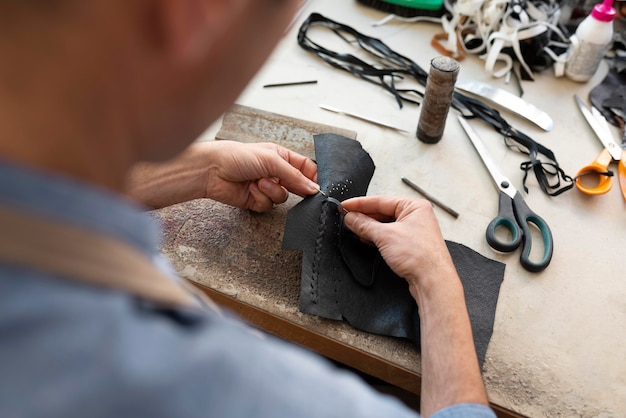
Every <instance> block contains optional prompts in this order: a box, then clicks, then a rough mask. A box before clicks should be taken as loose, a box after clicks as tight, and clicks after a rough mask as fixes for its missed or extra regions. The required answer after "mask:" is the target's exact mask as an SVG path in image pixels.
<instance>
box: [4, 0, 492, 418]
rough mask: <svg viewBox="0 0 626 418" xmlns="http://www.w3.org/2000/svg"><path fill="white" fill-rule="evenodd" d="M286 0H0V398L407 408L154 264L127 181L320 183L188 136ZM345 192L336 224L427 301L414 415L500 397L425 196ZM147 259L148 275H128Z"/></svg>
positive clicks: (477, 411)
mask: <svg viewBox="0 0 626 418" xmlns="http://www.w3.org/2000/svg"><path fill="white" fill-rule="evenodd" d="M297 4H298V3H297V2H295V1H289V0H88V1H85V0H48V1H45V0H33V1H21V0H0V57H2V59H1V64H0V115H1V116H0V117H1V118H2V123H0V222H2V231H3V234H2V235H0V370H2V373H1V374H0V416H3V417H74V416H76V417H78V416H80V417H85V416H87V417H109V416H123V417H126V416H129V417H131V416H132V417H160V416H164V417H165V416H168V417H169V416H171V417H209V416H211V417H256V416H259V417H328V416H337V417H349V416H354V417H368V416H371V417H392V416H393V417H410V416H414V413H413V412H412V411H410V410H408V409H407V408H405V407H404V406H403V405H402V404H400V403H399V402H397V401H395V400H393V399H391V398H387V397H381V396H380V395H377V394H375V393H374V392H373V391H371V390H370V389H369V388H368V387H366V386H365V385H364V384H362V383H361V382H360V381H359V380H358V379H356V378H355V377H353V376H351V375H349V374H346V373H344V372H340V371H337V370H334V369H333V368H332V367H330V366H329V365H327V364H326V363H325V362H324V361H323V360H321V359H319V358H317V357H315V356H313V355H311V354H309V353H307V352H304V351H302V350H300V349H298V348H295V347H293V346H291V345H289V344H286V343H284V342H280V341H277V340H274V339H272V338H270V337H267V338H263V339H260V338H258V337H257V336H256V334H255V333H252V332H249V330H248V329H247V328H246V327H245V326H244V325H242V324H241V323H240V322H238V321H237V320H235V319H232V318H228V317H226V316H224V315H222V314H221V313H219V312H217V311H214V310H212V309H210V308H205V307H201V306H199V305H198V304H197V302H195V301H194V302H191V299H188V295H187V294H186V293H184V292H180V289H179V287H177V286H172V282H171V281H169V280H167V279H165V281H164V282H163V281H158V280H157V279H159V278H161V273H160V272H159V271H158V270H157V269H155V268H154V263H156V262H157V261H156V260H158V253H157V251H156V242H157V239H158V234H157V231H156V229H155V226H154V225H153V224H152V223H151V221H150V220H149V219H148V218H147V217H144V215H143V214H142V213H141V210H140V209H139V208H138V207H136V206H134V205H133V204H132V203H130V202H129V201H128V200H127V199H126V198H124V197H123V196H122V195H123V194H129V195H131V196H132V197H133V198H134V199H138V200H140V201H142V202H143V203H144V204H146V205H149V206H152V207H159V206H163V205H168V204H172V203H176V202H180V201H185V200H188V199H192V198H199V197H208V198H213V199H216V200H220V201H222V202H225V203H229V204H232V205H236V206H238V207H241V208H247V209H251V210H255V211H266V210H270V209H271V207H272V205H273V204H274V203H280V202H283V201H285V200H286V198H287V193H288V192H287V190H289V191H291V192H294V193H297V194H299V195H301V196H306V195H309V194H313V193H316V191H317V185H316V184H315V182H314V181H315V179H316V168H315V165H314V164H313V163H312V162H311V161H310V160H308V159H306V158H304V157H302V156H300V155H298V154H295V153H293V152H290V151H288V150H286V149H283V148H281V147H278V146H275V145H267V144H254V145H246V144H239V143H233V142H215V143H213V142H209V143H198V144H194V145H192V146H190V147H188V145H189V144H190V143H191V142H192V141H193V140H194V139H195V138H196V137H197V136H198V135H199V134H200V133H201V132H202V130H203V129H204V128H205V127H206V126H207V125H208V124H209V123H210V122H211V121H212V120H214V119H215V118H217V117H218V116H219V115H220V114H221V113H222V112H223V111H224V110H225V109H226V108H227V106H229V105H230V104H231V102H232V101H233V100H234V99H235V98H236V96H237V94H238V93H239V92H240V90H241V89H242V88H243V87H244V85H245V84H246V82H247V81H248V80H249V79H250V77H251V76H252V75H253V74H254V72H255V71H256V70H257V69H258V68H259V66H260V65H261V64H262V62H263V60H264V59H265V58H266V56H267V55H268V54H269V52H270V51H271V49H272V47H273V45H274V44H275V42H276V41H277V40H278V38H279V37H280V35H281V33H282V31H283V30H284V28H285V26H286V25H287V24H288V22H289V21H290V19H291V17H292V15H293V13H294V10H295V8H296V7H297ZM261 34H262V35H261ZM251 43H252V44H253V46H252V47H251V46H250V45H251ZM181 152H182V153H181ZM179 153H180V154H179ZM175 156H177V158H176V159H174V160H170V159H171V158H172V157H175ZM140 161H149V162H152V164H150V163H146V164H142V165H137V163H138V162H140ZM129 173H131V175H130V176H129ZM344 206H345V207H346V209H348V210H350V211H351V213H350V214H348V215H347V216H346V218H345V223H346V225H347V226H348V227H349V228H350V229H352V230H353V231H354V232H355V233H356V234H358V235H360V236H361V237H362V238H363V239H365V240H369V241H371V242H372V243H373V244H374V245H376V246H378V248H379V249H380V251H381V253H382V255H383V257H384V258H385V260H386V261H387V263H388V264H389V265H390V266H391V267H392V268H393V269H394V270H395V271H396V273H398V274H399V275H400V276H402V277H404V278H405V279H406V280H407V281H408V282H409V284H410V290H411V293H412V295H413V296H414V297H415V299H416V301H417V303H418V304H419V306H420V314H421V317H422V323H421V329H422V338H423V342H422V359H423V364H422V373H423V387H424V389H423V391H422V398H421V399H422V401H421V402H422V405H421V408H422V414H423V415H424V416H430V415H433V414H435V415H436V416H439V417H451V416H466V417H470V416H471V417H479V416H480V417H482V416H493V413H492V412H491V410H490V409H489V408H487V407H486V406H484V405H486V403H487V400H486V396H485V392H484V388H483V385H482V381H481V376H480V371H479V368H478V365H477V360H476V355H475V352H474V348H473V342H472V336H471V330H470V326H469V320H468V316H467V312H466V308H465V302H464V299H463V290H462V286H461V283H460V281H459V278H458V276H457V274H456V271H455V269H454V267H453V265H452V262H451V259H450V256H449V254H448V252H447V250H446V247H445V245H444V242H443V239H442V237H441V233H440V231H439V228H438V225H437V222H436V219H435V217H434V215H433V212H432V208H431V207H430V205H429V204H428V203H426V202H423V201H418V200H409V199H403V198H397V197H364V198H357V199H352V200H349V201H346V202H344ZM207 216H211V215H210V214H207ZM389 220H393V221H394V222H387V221H389ZM381 221H385V222H381ZM416 231H417V232H418V233H415V232H416ZM46 245H47V246H46ZM16 248H18V250H15V249H16ZM19 248H21V250H20V249H19ZM120 248H121V249H122V250H120ZM50 254H59V255H58V256H57V255H55V256H54V257H52V256H50ZM72 254H73V255H72ZM76 254H81V256H80V257H76V256H75V255H76ZM83 256H84V257H85V258H83ZM86 260H87V261H89V262H87V261H86ZM90 260H93V264H90V263H91V261H90ZM146 260H154V263H153V262H151V261H148V262H146ZM137 266H138V267H137ZM135 267H136V268H135ZM125 269H126V270H125ZM142 269H143V270H142ZM153 270H154V275H153V276H154V277H145V276H151V275H150V274H147V275H146V274H123V273H120V272H124V271H133V272H134V271H144V272H145V271H148V272H152V271H153ZM142 278H143V279H146V280H148V282H147V283H149V284H150V283H153V284H154V286H152V287H150V285H148V286H145V285H144V286H138V287H133V286H134V283H137V281H141V279H142ZM164 283H167V284H164ZM144 284H145V282H144ZM168 285H169V286H172V287H168ZM159 286H161V287H160V288H159ZM146 288H149V289H148V290H147V291H146ZM155 289H156V290H155ZM159 289H166V290H165V291H159ZM178 293H181V294H183V295H182V296H180V298H179V299H177V300H176V301H174V299H175V297H174V296H172V295H175V294H178ZM179 302H180V304H179ZM188 302H189V303H188Z"/></svg>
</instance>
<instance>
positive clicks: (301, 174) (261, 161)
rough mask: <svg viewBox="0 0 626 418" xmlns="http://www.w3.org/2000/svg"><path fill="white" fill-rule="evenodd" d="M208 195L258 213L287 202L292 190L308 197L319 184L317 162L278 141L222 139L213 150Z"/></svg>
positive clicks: (206, 190)
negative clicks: (254, 141)
mask: <svg viewBox="0 0 626 418" xmlns="http://www.w3.org/2000/svg"><path fill="white" fill-rule="evenodd" d="M211 152H212V154H213V157H212V158H211V160H212V162H211V165H210V167H208V174H207V181H206V186H205V197H208V198H211V199H214V200H218V201H220V202H222V203H227V204H229V205H232V206H236V207H239V208H242V209H250V210H253V211H255V212H265V211H268V210H270V209H271V208H272V207H273V205H274V204H275V203H283V202H284V201H286V200H287V198H288V197H289V191H291V192H293V193H295V194H297V195H299V196H307V195H310V194H315V193H316V192H317V191H318V190H319V186H318V185H317V184H316V183H315V180H316V179H317V165H316V164H315V163H314V162H313V161H311V160H310V159H309V158H306V157H304V156H302V155H300V154H297V153H295V152H293V151H290V150H288V149H286V148H283V147H281V146H279V145H276V144H270V143H259V144H242V143H239V142H232V141H218V142H216V143H215V144H214V146H213V147H212V149H211Z"/></svg>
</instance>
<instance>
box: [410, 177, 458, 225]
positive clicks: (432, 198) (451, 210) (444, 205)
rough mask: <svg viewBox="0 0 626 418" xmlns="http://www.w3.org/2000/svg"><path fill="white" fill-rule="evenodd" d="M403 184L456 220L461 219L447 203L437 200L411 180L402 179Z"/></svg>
mask: <svg viewBox="0 0 626 418" xmlns="http://www.w3.org/2000/svg"><path fill="white" fill-rule="evenodd" d="M402 182H403V183H404V184H406V185H407V186H409V187H410V188H411V189H413V190H415V191H416V192H418V193H419V194H421V195H422V196H424V197H425V198H426V200H428V201H429V202H431V203H432V204H433V205H437V206H439V207H440V208H441V209H443V210H445V211H446V212H448V213H449V214H450V215H452V216H453V217H454V218H458V217H459V213H458V212H457V211H455V210H454V209H452V208H451V207H450V206H448V205H446V204H445V203H443V202H442V201H440V200H439V199H437V198H436V197H434V196H433V195H431V194H430V193H428V192H427V191H426V190H424V189H422V188H421V187H419V186H418V185H417V184H415V183H413V182H412V181H411V180H409V179H407V178H406V177H402Z"/></svg>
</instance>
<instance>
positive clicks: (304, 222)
mask: <svg viewBox="0 0 626 418" xmlns="http://www.w3.org/2000/svg"><path fill="white" fill-rule="evenodd" d="M314 142H315V154H316V160H317V164H318V183H319V185H320V188H321V190H322V191H323V192H324V193H326V194H327V195H328V196H330V197H333V198H335V199H337V200H339V201H343V200H345V199H348V198H351V197H356V196H364V195H365V194H366V193H367V188H368V186H369V183H370V180H371V178H372V176H373V174H374V169H375V166H374V163H373V161H372V159H371V158H370V156H369V154H367V152H365V151H364V150H363V148H362V147H361V145H360V143H359V142H357V141H354V140H352V139H349V138H346V137H342V136H340V135H336V134H322V135H315V136H314ZM446 244H447V246H448V250H449V251H450V254H451V255H452V259H453V261H454V264H455V267H456V268H457V271H458V272H459V276H460V277H461V281H462V283H463V286H464V290H465V297H466V301H467V308H468V312H469V317H470V322H471V324H472V331H473V335H474V344H475V347H476V353H477V355H478V359H479V362H480V364H481V366H482V364H483V362H484V359H485V354H486V351H487V346H488V344H489V340H490V339H491V335H492V332H493V323H494V319H495V310H496V305H497V301H498V294H499V292H500V285H501V283H502V280H503V278H504V267H505V266H504V264H502V263H499V262H497V261H494V260H490V259H488V258H486V257H483V256H482V255H480V254H478V253H477V252H475V251H473V250H472V249H470V248H468V247H466V246H464V245H462V244H458V243H454V242H450V241H446ZM283 247H284V248H287V249H298V250H302V251H303V257H302V276H301V286H300V310H301V311H302V312H304V313H308V314H312V315H318V316H321V317H324V318H329V319H335V320H346V321H347V322H348V323H350V324H351V325H352V326H354V327H355V328H357V329H360V330H362V331H367V332H372V333H376V334H381V335H388V336H393V337H400V338H407V339H409V340H411V341H412V342H414V343H415V344H416V345H417V347H418V348H419V346H420V327H419V313H418V310H419V309H418V306H417V304H416V303H415V300H414V299H413V298H412V296H411V294H410V293H409V288H408V284H407V282H406V281H405V280H404V279H403V278H401V277H399V276H398V275H396V274H395V273H394V272H393V271H392V270H391V269H390V268H389V266H388V265H387V264H386V263H385V261H384V260H383V258H382V256H381V255H380V253H379V252H378V250H377V249H376V248H375V247H372V246H370V245H367V244H364V243H363V242H361V240H360V239H358V237H356V236H355V235H354V234H353V233H352V232H350V231H348V230H347V229H346V228H344V227H343V215H342V214H340V213H339V212H338V211H337V206H336V205H335V204H333V203H331V202H328V201H327V200H326V197H325V196H324V195H322V194H321V193H318V194H316V195H314V196H310V197H308V198H305V199H303V200H302V201H301V202H300V203H299V204H297V205H296V206H295V207H293V208H292V209H291V210H290V211H289V213H288V215H287V222H286V225H285V234H284V238H283Z"/></svg>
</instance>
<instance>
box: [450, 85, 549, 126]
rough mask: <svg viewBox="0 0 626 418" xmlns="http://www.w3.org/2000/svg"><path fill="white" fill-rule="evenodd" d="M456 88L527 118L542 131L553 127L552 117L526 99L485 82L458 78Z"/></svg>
mask: <svg viewBox="0 0 626 418" xmlns="http://www.w3.org/2000/svg"><path fill="white" fill-rule="evenodd" d="M455 87H456V88H457V89H459V90H463V91H466V92H468V93H472V94H475V95H477V96H480V97H482V98H484V99H486V100H489V101H490V102H492V103H495V104H497V105H499V106H502V107H504V108H505V109H507V110H509V111H511V112H513V113H515V114H517V115H519V116H521V117H523V118H525V119H527V120H529V121H530V122H532V123H534V124H535V125H537V126H539V127H540V128H541V129H543V130H544V131H549V130H551V129H552V128H553V127H554V122H552V118H551V117H550V115H548V114H547V113H546V112H544V111H543V110H541V109H539V108H537V107H536V106H534V105H532V104H530V103H528V102H527V101H526V100H524V99H522V98H520V97H517V96H515V95H514V94H511V93H509V92H508V91H506V90H502V89H499V88H497V87H494V86H492V85H490V84H487V83H482V82H480V81H476V80H467V79H466V80H458V81H457V82H456V86H455Z"/></svg>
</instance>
